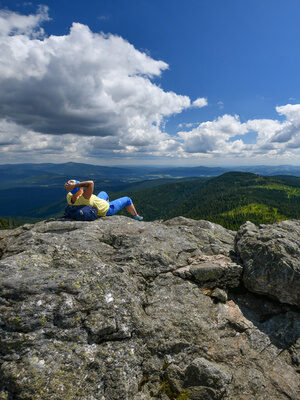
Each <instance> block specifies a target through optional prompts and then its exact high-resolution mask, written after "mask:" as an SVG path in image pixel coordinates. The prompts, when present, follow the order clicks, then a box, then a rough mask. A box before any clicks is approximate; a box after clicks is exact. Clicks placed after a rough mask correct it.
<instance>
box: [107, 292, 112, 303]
mask: <svg viewBox="0 0 300 400" xmlns="http://www.w3.org/2000/svg"><path fill="white" fill-rule="evenodd" d="M105 301H106V303H111V302H112V301H114V298H113V295H112V294H111V293H108V294H106V295H105Z"/></svg>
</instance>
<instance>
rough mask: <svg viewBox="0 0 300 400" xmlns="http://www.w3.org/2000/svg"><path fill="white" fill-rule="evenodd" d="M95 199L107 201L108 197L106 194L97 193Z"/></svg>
mask: <svg viewBox="0 0 300 400" xmlns="http://www.w3.org/2000/svg"><path fill="white" fill-rule="evenodd" d="M97 197H99V199H102V200H105V201H109V197H108V194H107V193H106V192H103V191H102V192H99V193H98V194H97Z"/></svg>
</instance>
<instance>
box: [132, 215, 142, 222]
mask: <svg viewBox="0 0 300 400" xmlns="http://www.w3.org/2000/svg"><path fill="white" fill-rule="evenodd" d="M132 218H133V219H135V220H137V221H142V220H143V219H144V218H143V217H141V216H140V215H139V214H136V215H133V216H132Z"/></svg>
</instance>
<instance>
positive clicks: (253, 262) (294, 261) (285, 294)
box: [235, 221, 300, 307]
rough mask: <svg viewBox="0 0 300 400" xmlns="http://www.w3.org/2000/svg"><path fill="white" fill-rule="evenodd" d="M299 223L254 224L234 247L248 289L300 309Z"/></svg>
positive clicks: (242, 231) (248, 225)
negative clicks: (242, 268)
mask: <svg viewBox="0 0 300 400" xmlns="http://www.w3.org/2000/svg"><path fill="white" fill-rule="evenodd" d="M299 240H300V221H283V222H279V223H277V224H274V225H260V226H259V227H257V226H256V225H254V224H252V223H251V222H248V223H246V224H245V225H243V226H242V227H241V228H240V229H239V231H238V233H237V236H236V240H235V248H236V252H237V253H238V255H239V257H240V259H241V262H242V264H243V265H244V277H243V281H244V284H245V286H246V287H247V288H248V289H249V290H251V291H253V292H255V293H260V294H265V295H268V296H271V297H273V298H275V299H277V300H279V301H281V302H283V303H288V304H294V305H296V306H298V307H300V246H299Z"/></svg>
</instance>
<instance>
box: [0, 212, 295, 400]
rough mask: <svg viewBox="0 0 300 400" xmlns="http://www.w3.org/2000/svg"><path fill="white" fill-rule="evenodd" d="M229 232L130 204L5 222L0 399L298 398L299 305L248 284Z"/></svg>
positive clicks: (0, 243) (0, 271) (0, 267)
mask: <svg viewBox="0 0 300 400" xmlns="http://www.w3.org/2000/svg"><path fill="white" fill-rule="evenodd" d="M235 234H236V233H235V232H231V231H227V230H225V229H224V228H222V227H220V226H218V225H216V224H212V223H210V222H207V221H193V220H189V219H186V218H181V217H179V218H174V219H173V220H170V221H166V222H158V221H157V222H152V223H150V222H137V221H133V220H132V219H129V218H127V217H122V216H114V217H107V218H102V219H99V220H97V221H94V222H75V221H59V220H57V221H44V222H40V223H37V224H35V225H25V226H23V227H20V228H17V229H15V230H11V231H0V239H1V240H0V254H1V260H0V310H1V319H0V338H1V343H0V362H1V370H0V399H7V400H25V399H32V400H54V399H55V400H58V399H64V400H76V399H82V400H115V399H118V400H148V399H161V400H168V399H181V400H183V399H193V400H198V399H199V400H201V399H210V400H217V399H223V400H226V399H227V400H235V399H236V400H241V399H246V400H254V399H261V400H263V399H266V400H267V399H268V400H269V399H276V400H281V399H282V400H283V399H294V400H297V399H299V396H300V387H299V372H300V343H299V336H300V335H299V334H300V318H299V313H298V311H297V309H296V308H295V307H293V306H290V305H288V304H281V303H280V302H278V301H274V300H272V299H268V298H266V297H263V296H261V295H257V294H253V293H251V292H249V291H248V290H246V289H244V287H243V285H241V284H240V282H241V281H242V274H243V268H246V266H245V267H243V266H242V265H239V264H237V258H236V256H239V257H241V258H242V254H244V253H243V251H242V247H238V246H241V241H242V240H243V235H241V233H239V235H240V237H239V241H238V242H237V249H238V251H239V254H238V255H235V254H234V252H233V251H234V238H235ZM240 250H241V251H240ZM285 303H286V302H285Z"/></svg>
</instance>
